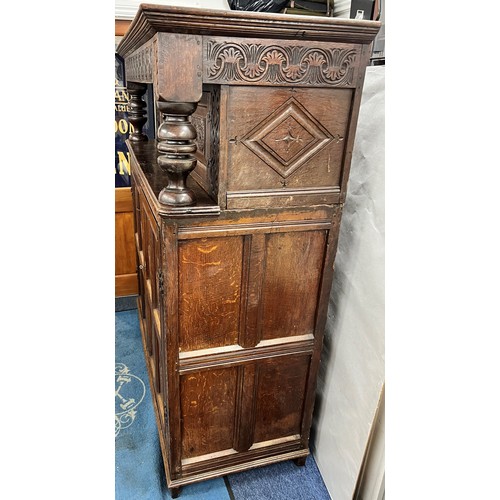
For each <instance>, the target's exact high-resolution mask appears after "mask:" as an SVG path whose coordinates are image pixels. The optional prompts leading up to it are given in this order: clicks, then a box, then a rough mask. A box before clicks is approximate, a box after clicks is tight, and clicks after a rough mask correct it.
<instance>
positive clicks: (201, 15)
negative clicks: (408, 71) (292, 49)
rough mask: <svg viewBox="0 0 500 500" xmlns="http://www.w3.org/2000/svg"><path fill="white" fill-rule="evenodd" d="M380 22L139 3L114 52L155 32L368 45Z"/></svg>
mask: <svg viewBox="0 0 500 500" xmlns="http://www.w3.org/2000/svg"><path fill="white" fill-rule="evenodd" d="M380 25H381V23H380V22H378V21H359V20H356V21H354V20H351V19H338V18H330V17H328V18H326V17H324V18H323V17H315V16H290V15H286V14H269V13H262V12H239V11H221V10H209V9H195V8H185V7H171V6H159V5H152V4H141V5H140V6H139V10H138V12H137V14H136V16H135V18H134V20H133V22H132V24H131V26H130V28H129V30H128V31H127V34H126V35H125V37H124V38H123V40H122V41H121V42H120V44H119V45H118V48H117V52H118V53H119V54H120V55H121V56H122V57H125V56H126V55H128V54H129V53H131V52H132V51H134V50H135V49H137V48H138V47H140V46H141V45H142V44H143V43H145V42H147V41H148V40H149V39H150V38H152V37H153V36H154V34H155V33H156V32H170V33H184V34H196V35H214V36H236V37H237V36H242V37H255V38H288V39H300V40H318V41H339V42H344V43H361V44H369V43H370V42H372V41H373V39H374V38H375V35H376V34H377V32H378V30H379V28H380Z"/></svg>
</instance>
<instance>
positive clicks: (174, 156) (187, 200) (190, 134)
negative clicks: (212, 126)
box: [157, 101, 198, 207]
mask: <svg viewBox="0 0 500 500" xmlns="http://www.w3.org/2000/svg"><path fill="white" fill-rule="evenodd" d="M197 105H198V103H197V102H165V101H158V109H159V110H160V112H161V113H162V117H163V122H162V123H161V125H160V127H159V128H158V134H157V139H158V145H157V149H158V152H159V153H160V156H158V165H159V166H160V168H161V169H162V170H164V171H165V172H166V173H167V177H168V184H167V186H166V187H165V188H163V190H162V191H161V192H160V195H159V197H158V200H159V201H160V203H163V204H165V205H172V206H178V207H185V206H190V205H194V204H195V203H196V199H195V196H194V193H193V191H192V190H191V189H189V188H188V187H187V186H186V181H187V177H188V175H189V174H190V173H191V171H192V170H193V169H194V168H195V167H196V158H195V156H194V153H195V151H196V144H195V142H194V140H195V139H196V129H195V128H194V126H193V125H192V124H191V122H190V121H189V117H190V116H191V115H192V114H193V113H194V111H195V110H196V107H197Z"/></svg>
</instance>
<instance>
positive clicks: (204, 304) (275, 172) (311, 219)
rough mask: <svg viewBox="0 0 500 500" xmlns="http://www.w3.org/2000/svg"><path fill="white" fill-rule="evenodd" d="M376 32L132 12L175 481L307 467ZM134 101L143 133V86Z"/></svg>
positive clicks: (152, 335)
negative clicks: (146, 108) (152, 123)
mask: <svg viewBox="0 0 500 500" xmlns="http://www.w3.org/2000/svg"><path fill="white" fill-rule="evenodd" d="M378 27H379V23H375V22H366V21H351V20H339V19H326V18H313V19H311V18H309V17H297V16H284V15H278V14H277V15H274V14H273V15H270V14H261V13H251V12H245V13H242V12H235V11H230V12H221V11H209V10H203V9H183V8H178V7H160V6H153V5H144V4H143V5H142V6H141V7H140V9H139V12H138V14H137V16H136V18H135V20H134V22H133V23H132V25H131V27H130V30H129V32H128V33H127V35H126V36H125V37H124V39H123V40H122V42H121V43H120V45H119V47H118V52H119V53H120V54H121V55H122V56H123V57H124V58H125V68H126V72H127V75H126V76H127V81H129V82H131V84H130V86H131V88H138V89H141V88H142V87H143V86H144V84H146V83H152V84H153V93H154V96H155V100H156V105H157V108H158V111H159V127H158V133H157V137H156V139H155V140H154V141H137V140H135V141H134V140H132V139H131V140H130V141H129V142H128V145H129V148H130V156H131V167H132V180H133V188H132V190H133V200H134V211H133V213H134V228H135V245H136V249H137V262H138V268H139V273H138V277H139V279H138V288H139V298H138V310H139V317H140V325H141V332H142V336H143V346H144V352H145V356H146V365H147V368H148V374H149V379H150V386H151V392H152V394H153V404H154V407H155V413H156V419H157V425H158V431H159V438H160V446H161V450H162V455H163V460H164V465H165V474H166V479H167V485H168V487H169V488H170V489H171V492H172V495H174V494H178V488H180V487H181V486H182V485H185V484H190V483H193V482H197V481H203V480H206V479H210V478H213V477H219V476H223V475H226V474H230V473H233V472H239V471H242V470H247V469H251V468H253V467H260V466H264V465H267V464H271V463H275V462H279V461H282V460H295V461H296V463H297V465H304V464H305V458H306V457H307V455H308V454H309V433H310V426H311V421H312V413H313V407H314V391H315V386H316V376H317V371H318V367H319V361H320V353H321V347H322V341H323V330H324V326H325V321H326V314H327V308H328V295H329V290H330V287H331V283H332V277H333V262H334V258H335V252H336V245H337V238H338V233H339V227H340V220H341V214H342V203H343V201H344V199H345V194H346V190H347V179H348V175H349V169H350V163H351V153H352V146H353V144H354V135H355V129H356V122H357V113H358V108H359V103H360V98H361V91H362V86H363V78H364V73H365V67H366V64H367V63H368V55H369V52H370V44H371V42H372V40H373V38H374V36H375V34H376V32H377V30H378ZM136 96H137V98H136V97H134V102H136V103H137V104H138V105H137V106H136V110H137V111H136V122H137V123H138V125H139V126H138V127H136V128H137V129H139V128H140V123H139V119H142V118H141V117H140V116H139V115H140V111H141V110H142V105H141V104H140V99H139V98H140V95H139V92H137V93H136Z"/></svg>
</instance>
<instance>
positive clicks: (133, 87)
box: [127, 82, 148, 142]
mask: <svg viewBox="0 0 500 500" xmlns="http://www.w3.org/2000/svg"><path fill="white" fill-rule="evenodd" d="M146 89H147V86H146V85H145V84H143V83H135V82H129V83H128V84H127V90H128V93H129V95H130V102H129V112H128V121H129V122H130V123H131V124H132V125H133V126H134V132H132V133H131V134H130V136H129V140H130V141H132V142H142V141H147V140H148V137H147V135H146V134H143V132H142V128H143V127H144V124H145V123H146V122H147V120H148V119H147V115H146V103H145V102H144V101H143V99H142V97H143V96H144V94H145V93H146Z"/></svg>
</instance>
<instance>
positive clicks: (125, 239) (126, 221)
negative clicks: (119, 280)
mask: <svg viewBox="0 0 500 500" xmlns="http://www.w3.org/2000/svg"><path fill="white" fill-rule="evenodd" d="M135 272H136V258H135V241H134V215H133V213H132V212H120V213H116V214H115V274H116V275H120V274H132V273H135Z"/></svg>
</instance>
